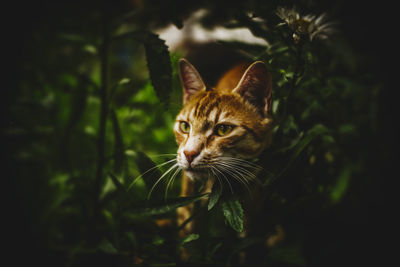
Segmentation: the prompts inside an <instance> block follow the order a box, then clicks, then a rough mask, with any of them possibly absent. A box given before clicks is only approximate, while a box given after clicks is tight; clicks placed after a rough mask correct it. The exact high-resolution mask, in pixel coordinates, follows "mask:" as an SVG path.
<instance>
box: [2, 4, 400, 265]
mask: <svg viewBox="0 0 400 267" xmlns="http://www.w3.org/2000/svg"><path fill="white" fill-rule="evenodd" d="M178 2H179V1H178ZM284 4H288V5H290V4H291V3H290V2H289V1H286V2H285V3H284ZM284 4H282V5H284ZM98 5H99V3H97V1H81V2H79V3H78V2H75V3H74V2H69V1H68V2H66V1H64V2H58V3H55V2H54V1H39V2H37V1H36V2H32V1H19V2H15V3H9V2H8V3H7V4H6V6H5V7H3V8H2V14H3V15H2V22H3V23H2V25H3V27H2V28H3V31H2V33H1V34H2V44H3V45H5V47H4V48H3V49H2V51H3V56H2V58H3V59H6V60H5V61H4V60H3V62H2V63H3V64H2V65H3V77H4V78H5V79H4V81H5V82H4V83H3V90H2V92H3V93H2V97H1V102H2V103H1V114H2V122H1V125H2V128H4V129H6V128H7V127H10V126H12V125H13V123H14V121H13V117H12V115H11V114H10V110H11V108H12V106H13V105H15V100H16V99H17V98H18V97H20V96H21V92H22V91H21V90H20V88H19V87H20V82H21V79H25V77H26V75H25V74H24V70H23V68H22V66H23V65H24V63H25V62H26V61H30V60H32V58H33V57H34V58H35V60H36V61H37V62H39V61H40V57H41V55H40V54H38V53H46V49H38V47H35V42H33V41H32V40H33V39H34V35H35V34H39V35H42V36H44V37H45V38H49V42H50V43H52V40H51V38H55V33H56V32H59V31H74V30H76V29H75V28H76V27H79V24H80V23H78V22H79V21H83V22H84V23H82V24H83V25H87V23H88V18H90V19H92V17H91V16H98V14H96V13H95V12H93V9H95V10H98V9H99V7H98ZM107 5H109V6H113V8H110V10H111V13H114V14H113V15H116V14H122V13H125V12H124V11H129V1H116V2H113V4H112V5H111V4H107ZM151 5H153V7H154V6H157V5H161V6H163V4H162V3H157V1H151ZM151 5H150V4H149V6H151ZM195 5H198V6H202V5H204V6H209V5H210V6H212V5H213V4H210V3H209V1H205V3H204V4H203V3H197V4H195ZM195 5H193V6H191V5H189V3H187V4H186V2H185V4H183V2H182V4H181V5H175V6H174V5H171V6H173V7H175V9H171V10H169V9H166V8H164V9H162V8H160V9H157V8H155V9H151V8H150V7H149V10H150V11H154V10H155V11H154V12H160V14H157V15H158V16H157V15H155V16H154V17H158V19H159V20H160V21H161V23H163V22H168V21H170V20H173V19H174V16H175V17H180V15H181V14H180V13H181V12H183V13H184V12H188V11H189V10H190V9H192V8H193V9H194V7H195ZM230 5H231V6H230ZM278 5H281V4H280V3H279V4H278ZM178 6H180V7H181V9H176V8H177V7H178ZM221 6H230V8H232V9H233V7H234V6H235V3H231V4H227V3H224V4H221ZM297 6H298V7H300V8H304V9H306V10H307V11H308V10H312V11H314V12H316V13H319V12H326V11H327V12H329V13H330V15H331V16H332V17H334V18H335V19H337V20H338V21H339V31H340V32H341V33H342V36H343V37H342V38H344V39H345V40H346V41H347V43H348V44H349V46H350V47H351V51H352V56H353V58H352V59H351V60H353V61H354V65H355V66H356V67H355V68H356V70H355V71H353V73H352V74H354V75H355V76H357V77H356V79H358V81H359V80H362V79H364V81H363V84H378V85H380V86H381V88H382V89H381V90H380V91H379V93H377V94H376V95H375V97H376V99H375V100H376V101H377V106H378V108H377V123H378V125H377V126H376V128H377V129H378V131H377V132H376V133H374V134H369V133H365V132H363V131H362V130H361V131H357V136H356V137H355V138H354V139H353V141H354V142H356V143H353V145H354V146H353V147H349V148H348V153H349V154H351V156H350V158H352V157H357V156H358V154H357V153H355V152H354V149H358V148H362V152H360V153H362V154H363V157H364V156H365V158H366V159H365V162H366V163H365V164H364V165H363V166H367V167H365V169H363V170H362V171H361V172H360V174H359V176H360V177H358V178H357V179H362V178H363V177H362V176H364V178H365V180H361V181H359V180H357V182H356V183H355V185H354V188H352V190H351V193H349V194H350V195H352V196H350V197H348V198H346V199H345V200H344V201H343V202H341V203H340V205H338V206H335V207H333V208H330V209H326V210H323V211H321V212H320V213H319V214H317V215H316V214H314V216H315V217H318V218H317V219H315V220H314V221H315V225H313V230H312V232H313V234H312V235H310V238H312V239H313V240H309V242H311V243H316V244H319V245H315V246H309V247H308V249H311V251H307V249H306V250H305V252H304V253H305V254H307V255H309V256H308V258H309V260H308V261H307V262H308V264H307V266H308V265H309V266H328V265H332V266H338V265H336V264H340V265H341V266H342V265H346V263H349V264H352V266H362V265H363V264H367V263H375V264H377V265H378V266H384V263H385V262H386V261H389V259H390V255H391V251H392V250H391V248H394V245H392V244H391V242H392V241H395V240H396V239H395V238H392V235H393V233H394V232H395V230H396V227H395V226H394V225H393V221H392V216H391V215H392V214H394V213H395V210H392V209H391V208H390V205H389V203H394V202H393V200H392V199H389V197H394V196H395V194H392V193H389V190H388V189H389V188H393V186H392V182H393V181H394V180H396V179H397V176H398V175H397V170H396V169H397V168H396V167H397V166H396V162H397V161H395V159H397V138H398V132H397V125H396V122H397V118H396V115H397V112H396V107H397V101H396V100H397V99H396V95H397V89H398V85H397V81H396V78H397V65H398V64H397V63H398V62H397V53H398V51H397V47H396V45H395V39H396V38H395V37H396V35H397V34H398V30H397V25H396V24H397V23H396V21H395V19H396V16H395V14H393V13H394V10H395V9H394V7H392V6H390V4H387V3H385V2H384V1H383V2H382V1H380V2H364V1H334V2H332V1H324V2H320V1H301V2H300V3H298V4H297ZM146 7H147V5H146ZM164 7H165V6H164ZM167 13H168V14H169V13H170V14H169V15H170V16H168V14H167ZM147 19H148V20H149V21H150V20H151V19H150V18H147ZM154 19H156V18H154ZM95 20H96V19H95ZM163 20H165V21H163ZM97 21H99V22H100V21H101V19H98V20H97ZM94 29H95V31H96V30H98V31H100V29H96V28H94ZM78 31H80V32H85V31H84V30H83V31H82V29H78ZM87 32H88V35H91V34H94V35H95V34H97V33H94V32H93V28H92V29H88V30H87ZM48 49H51V48H48ZM55 49H56V48H55ZM52 62H57V60H54V61H52ZM55 68H56V66H55ZM339 72H340V70H339ZM363 77H364V78H363ZM348 79H351V77H348ZM367 90H369V89H368V88H366V91H367ZM355 97H357V96H355ZM360 98H362V96H360ZM375 100H374V101H375ZM344 105H346V103H344ZM361 111H363V110H361ZM361 111H360V112H361ZM332 112H334V111H333V110H332ZM30 116H31V115H30V114H29V113H27V114H24V117H25V118H26V119H27V120H29V117H30ZM28 139H29V138H28ZM28 139H26V140H25V141H26V142H29V140H28ZM20 141H21V140H19V139H18V138H14V137H13V136H12V135H11V136H10V135H6V136H5V137H2V145H1V147H2V154H3V155H4V159H2V162H3V164H2V165H3V167H2V170H3V171H2V178H3V183H2V189H3V191H4V192H5V194H4V193H3V194H2V195H3V196H4V200H3V201H2V203H3V206H4V208H3V213H2V214H3V215H2V221H3V223H5V225H3V227H2V228H3V231H4V234H5V236H6V239H3V242H4V243H3V244H4V247H3V253H5V254H6V257H7V256H10V261H11V263H12V264H11V265H12V266H22V265H25V264H40V265H42V264H45V263H46V262H49V263H50V264H52V266H56V265H54V262H57V260H55V259H54V258H56V256H54V254H51V257H50V258H49V255H50V252H48V249H49V248H48V244H46V240H45V239H41V237H42V233H41V232H38V230H37V229H38V228H34V227H32V220H33V219H32V214H31V210H30V209H31V207H30V206H29V205H27V204H26V203H29V198H30V195H29V194H27V193H26V192H27V191H29V189H28V190H26V189H24V190H22V189H21V186H23V184H24V182H23V181H24V180H25V179H32V180H33V179H37V178H38V179H39V180H40V177H36V176H37V175H40V173H41V172H40V171H38V172H36V173H35V172H33V173H26V172H24V171H23V170H22V169H21V168H23V167H22V166H26V165H21V164H20V162H18V161H16V160H15V158H13V157H10V155H12V154H13V153H14V152H15V151H18V150H20V149H21V145H22V146H23V145H24V144H21V143H19V142H20ZM357 142H358V143H357ZM344 150H346V148H344ZM31 167H32V166H31ZM32 169H35V168H34V167H32V168H31V169H30V170H32ZM27 184H31V183H27ZM31 189H32V190H41V189H40V188H37V189H34V188H31ZM36 193H37V192H36ZM40 194H44V195H45V194H46V192H45V191H43V192H41V193H40ZM40 194H39V195H40ZM34 195H36V194H34ZM300 213H301V211H300ZM308 215H310V214H306V215H305V216H308ZM310 216H311V217H312V215H310ZM33 217H34V216H33ZM335 220H337V221H335ZM346 222H348V223H346ZM329 227H331V228H329ZM41 230H46V229H41ZM332 240H340V241H338V242H339V243H340V245H339V250H338V252H337V254H335V253H333V254H332V255H337V257H332V258H331V254H330V253H331V252H329V245H330V244H332V243H335V242H336V241H332ZM310 255H311V256H310ZM313 255H314V256H313ZM326 255H328V256H326ZM320 257H321V258H323V259H324V260H321V261H318V260H315V261H313V258H314V259H316V258H320ZM324 257H325V258H324ZM4 261H5V259H4ZM5 262H6V261H5ZM321 262H323V263H324V265H320V264H321ZM87 266H91V265H90V264H89V265H87ZM121 266H122V265H121ZM279 266H286V265H279ZM289 266H291V265H289Z"/></svg>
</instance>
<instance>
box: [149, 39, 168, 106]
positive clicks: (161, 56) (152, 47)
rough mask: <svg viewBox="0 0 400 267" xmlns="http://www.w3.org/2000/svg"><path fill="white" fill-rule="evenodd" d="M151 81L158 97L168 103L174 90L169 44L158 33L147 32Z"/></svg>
mask: <svg viewBox="0 0 400 267" xmlns="http://www.w3.org/2000/svg"><path fill="white" fill-rule="evenodd" d="M144 46H145V51H146V59H147V66H148V68H149V73H150V79H151V83H152V85H153V87H154V90H155V91H156V94H157V96H158V99H159V100H160V101H161V102H162V103H164V104H167V103H168V102H169V101H168V100H169V95H170V93H171V91H172V67H171V59H170V55H169V52H168V46H167V45H166V44H165V41H164V40H161V39H160V38H159V37H158V35H156V34H153V33H150V32H149V33H147V35H146V38H145V40H144Z"/></svg>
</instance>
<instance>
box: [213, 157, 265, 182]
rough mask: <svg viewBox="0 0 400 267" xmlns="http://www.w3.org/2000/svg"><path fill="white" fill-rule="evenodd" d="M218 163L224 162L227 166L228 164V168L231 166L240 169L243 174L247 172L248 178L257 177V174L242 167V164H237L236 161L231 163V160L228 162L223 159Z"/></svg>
mask: <svg viewBox="0 0 400 267" xmlns="http://www.w3.org/2000/svg"><path fill="white" fill-rule="evenodd" d="M220 164H226V165H227V166H229V167H230V168H232V169H234V170H236V171H238V170H240V171H241V172H243V174H247V178H248V179H249V180H255V179H257V176H256V175H255V174H254V173H252V172H250V171H249V170H247V169H246V168H244V167H243V166H241V165H239V164H237V163H232V162H229V161H225V162H220Z"/></svg>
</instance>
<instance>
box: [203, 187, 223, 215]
mask: <svg viewBox="0 0 400 267" xmlns="http://www.w3.org/2000/svg"><path fill="white" fill-rule="evenodd" d="M221 193H222V187H221V185H220V184H219V183H214V185H213V188H212V190H211V193H210V198H209V199H208V207H207V208H208V210H211V209H212V208H213V207H214V206H215V204H217V202H218V200H219V197H220V196H221Z"/></svg>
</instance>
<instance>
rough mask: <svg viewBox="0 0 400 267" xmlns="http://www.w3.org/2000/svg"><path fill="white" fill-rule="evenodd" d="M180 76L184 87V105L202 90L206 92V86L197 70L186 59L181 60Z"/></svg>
mask: <svg viewBox="0 0 400 267" xmlns="http://www.w3.org/2000/svg"><path fill="white" fill-rule="evenodd" d="M179 74H180V77H181V82H182V86H183V103H184V104H185V103H187V102H188V101H189V99H190V98H191V97H192V96H193V95H195V94H197V93H198V92H200V91H202V90H206V85H205V84H204V82H203V80H202V79H201V77H200V74H199V73H198V72H197V70H196V69H195V68H194V67H193V66H192V64H190V63H189V61H187V60H186V59H184V58H182V59H180V60H179Z"/></svg>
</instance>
